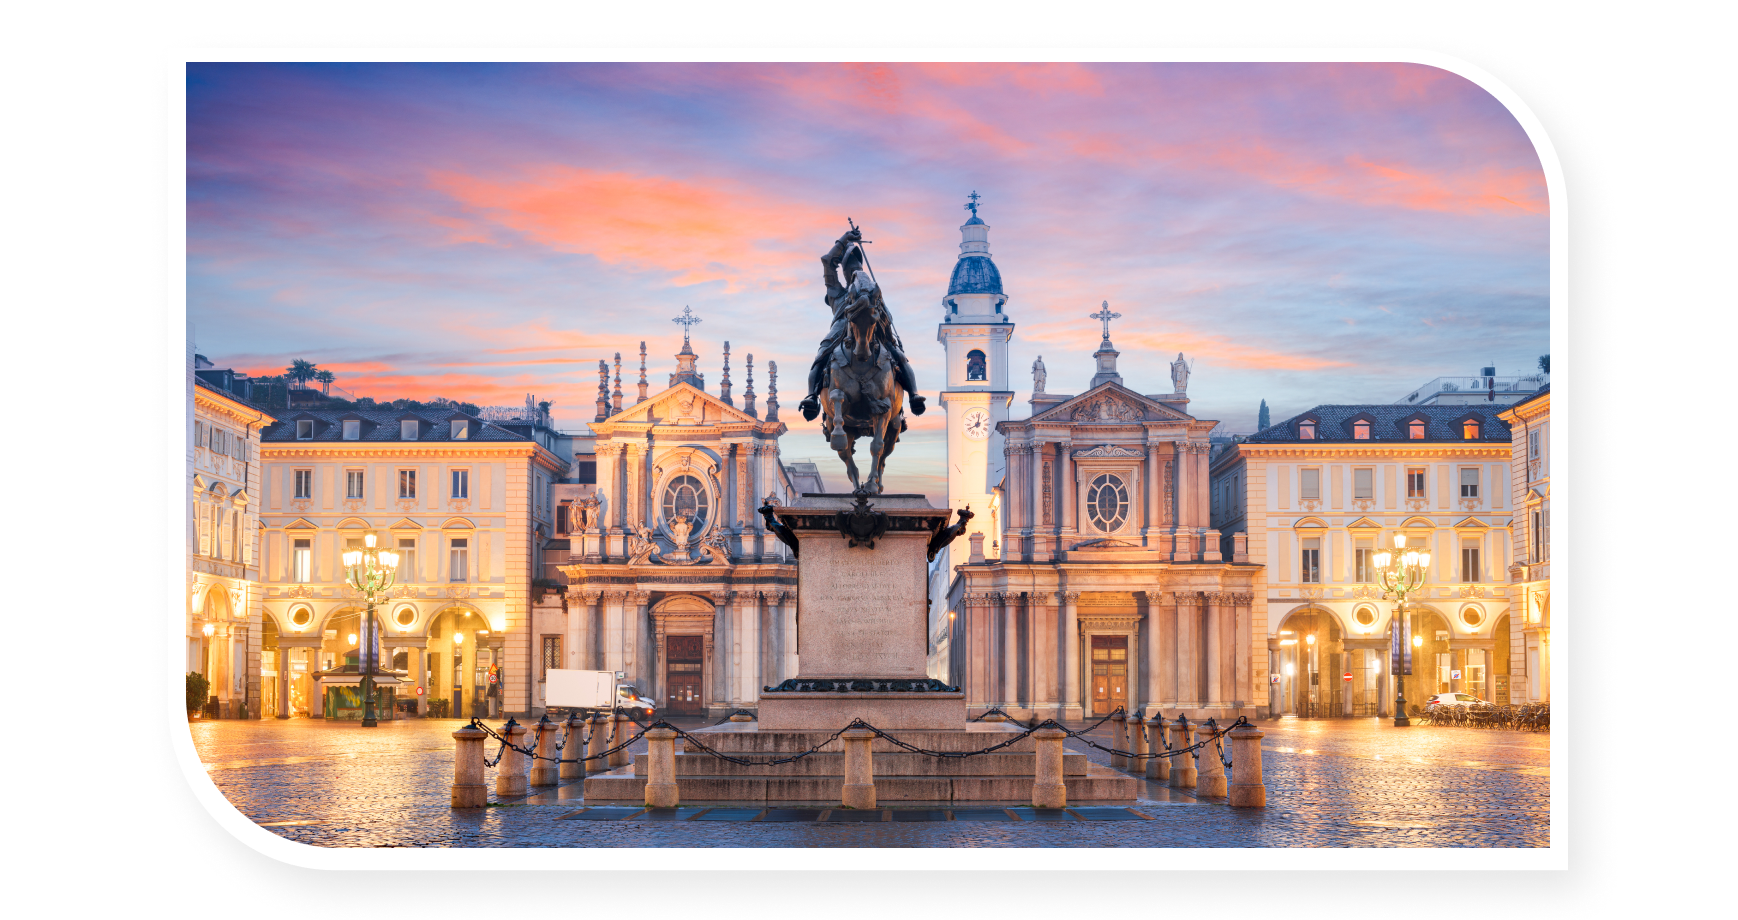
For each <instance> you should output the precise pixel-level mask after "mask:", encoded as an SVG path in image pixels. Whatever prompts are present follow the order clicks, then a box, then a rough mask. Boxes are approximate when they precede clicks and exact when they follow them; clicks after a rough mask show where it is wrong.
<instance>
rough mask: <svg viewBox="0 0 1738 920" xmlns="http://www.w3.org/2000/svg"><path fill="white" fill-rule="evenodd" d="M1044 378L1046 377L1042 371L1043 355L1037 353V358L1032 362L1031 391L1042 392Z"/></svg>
mask: <svg viewBox="0 0 1738 920" xmlns="http://www.w3.org/2000/svg"><path fill="white" fill-rule="evenodd" d="M1046 378H1047V375H1046V374H1045V373H1044V356H1043V355H1039V356H1038V360H1036V361H1033V362H1032V392H1033V393H1042V392H1044V381H1045V379H1046Z"/></svg>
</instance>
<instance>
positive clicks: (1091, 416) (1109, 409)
mask: <svg viewBox="0 0 1738 920" xmlns="http://www.w3.org/2000/svg"><path fill="white" fill-rule="evenodd" d="M1156 419H1167V420H1175V421H1193V420H1194V419H1193V417H1192V416H1190V415H1189V414H1188V413H1186V412H1179V411H1178V410H1176V409H1173V408H1171V407H1170V406H1167V405H1165V404H1164V403H1161V402H1159V401H1157V400H1154V399H1149V398H1147V397H1146V396H1143V395H1142V394H1140V393H1136V392H1135V391H1133V390H1131V389H1129V388H1128V387H1125V386H1123V385H1121V384H1119V383H1116V382H1115V381H1106V382H1104V383H1101V384H1099V385H1098V386H1095V387H1093V388H1092V389H1090V390H1087V391H1086V392H1085V393H1082V394H1080V395H1079V396H1075V397H1071V398H1070V399H1068V400H1067V401H1065V402H1062V403H1059V404H1057V405H1054V406H1051V407H1050V408H1048V409H1045V410H1044V411H1043V412H1040V413H1038V414H1037V415H1035V416H1033V417H1032V418H1031V421H1032V422H1070V423H1073V424H1079V425H1122V424H1129V423H1132V422H1141V421H1152V420H1156Z"/></svg>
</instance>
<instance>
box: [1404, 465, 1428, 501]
mask: <svg viewBox="0 0 1738 920" xmlns="http://www.w3.org/2000/svg"><path fill="white" fill-rule="evenodd" d="M1406 497H1407V498H1423V497H1424V468H1423V467H1421V466H1415V467H1412V468H1410V469H1408V470H1407V471H1406Z"/></svg>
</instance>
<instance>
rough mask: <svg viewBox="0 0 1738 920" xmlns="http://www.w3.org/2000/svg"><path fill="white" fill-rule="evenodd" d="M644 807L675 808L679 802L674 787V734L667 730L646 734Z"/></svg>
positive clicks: (677, 793)
mask: <svg viewBox="0 0 1738 920" xmlns="http://www.w3.org/2000/svg"><path fill="white" fill-rule="evenodd" d="M646 746H647V756H646V807H647V808H675V807H676V805H677V804H678V803H679V802H680V801H681V795H680V792H679V790H678V789H677V787H676V733H675V732H673V731H671V730H669V729H667V728H654V729H652V730H651V731H648V732H646Z"/></svg>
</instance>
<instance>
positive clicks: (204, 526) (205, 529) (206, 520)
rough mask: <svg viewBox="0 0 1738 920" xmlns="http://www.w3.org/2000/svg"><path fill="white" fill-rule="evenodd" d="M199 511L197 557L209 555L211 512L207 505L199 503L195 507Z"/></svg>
mask: <svg viewBox="0 0 1738 920" xmlns="http://www.w3.org/2000/svg"><path fill="white" fill-rule="evenodd" d="M194 507H195V508H197V509H198V511H199V555H201V556H209V555H211V512H212V511H214V510H215V509H213V508H212V507H211V506H210V505H209V504H206V503H205V502H199V503H197V504H196V505H195V506H194Z"/></svg>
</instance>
